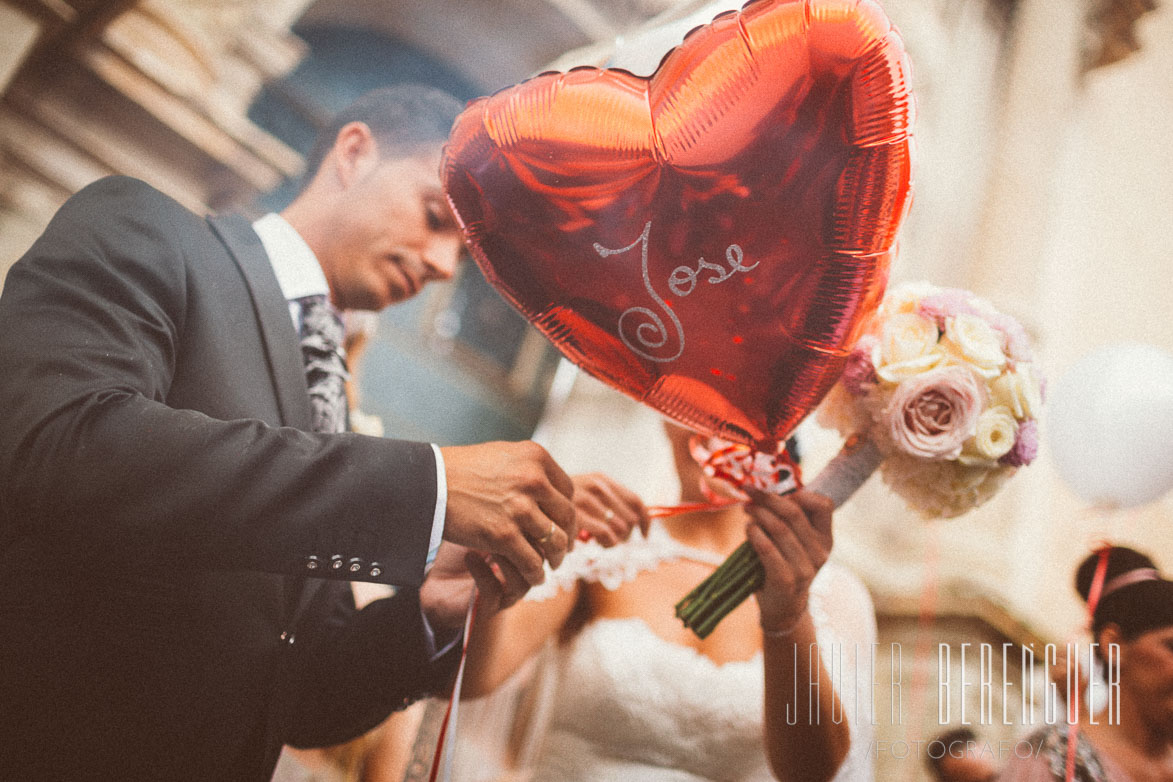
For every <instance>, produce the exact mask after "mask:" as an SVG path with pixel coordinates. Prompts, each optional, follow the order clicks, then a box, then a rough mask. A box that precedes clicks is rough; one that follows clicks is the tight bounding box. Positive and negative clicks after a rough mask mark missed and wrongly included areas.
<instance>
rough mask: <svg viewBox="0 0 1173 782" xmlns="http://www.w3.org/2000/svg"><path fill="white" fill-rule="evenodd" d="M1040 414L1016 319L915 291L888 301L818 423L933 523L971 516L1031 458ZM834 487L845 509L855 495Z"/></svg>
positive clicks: (941, 294)
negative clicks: (843, 440) (848, 497)
mask: <svg viewBox="0 0 1173 782" xmlns="http://www.w3.org/2000/svg"><path fill="white" fill-rule="evenodd" d="M1041 407H1042V381H1041V379H1040V374H1039V372H1038V370H1037V368H1036V367H1035V363H1034V357H1033V355H1032V353H1031V347H1030V340H1029V339H1028V337H1027V335H1026V332H1025V330H1024V329H1023V328H1022V326H1021V325H1020V324H1019V323H1018V321H1016V320H1015V319H1014V318H1012V317H1010V316H1009V315H1005V314H1003V313H1001V312H998V311H997V310H996V309H994V307H993V306H992V305H991V304H990V303H989V302H987V301H985V300H984V299H980V298H978V297H977V296H975V295H973V294H972V293H969V292H967V291H964V290H958V289H956V288H936V287H933V286H931V285H928V284H926V283H915V284H908V285H904V286H901V287H899V288H897V289H896V290H894V291H893V292H892V293H891V294H890V295H889V296H888V298H887V299H885V301H884V303H883V305H881V307H880V310H879V312H878V315H877V317H876V319H875V321H874V323H873V328H872V330H871V331H870V332H869V333H868V334H866V335H865V336H864V337H863V338H861V339H860V341H859V343H858V344H857V345H856V348H855V351H854V352H853V353H852V354H851V356H850V357H849V358H848V360H847V365H846V367H845V369H844V371H843V374H842V376H841V377H840V379H839V382H838V383H837V384H836V385H835V386H834V387H833V388H832V389H831V391H830V393H828V395H827V397H826V399H824V400H823V403H822V405H820V407H819V410H818V413H817V415H818V419H819V422H820V423H822V424H824V425H826V426H830V427H833V428H835V429H837V430H839V432H840V433H841V434H843V435H844V436H846V437H848V438H849V446H848V451H847V453H846V454H845V456H846V457H848V458H849V459H852V460H857V461H863V460H865V459H866V460H870V461H872V462H874V463H878V464H879V466H880V473H881V475H882V476H883V477H884V481H885V482H886V483H887V484H888V485H889V486H890V487H891V488H892V490H893V491H895V492H896V493H897V494H899V495H900V496H901V497H902V498H903V499H904V500H905V502H907V503H908V505H909V506H910V507H911V508H912V509H913V510H915V511H916V512H918V513H919V514H920V515H921V516H923V517H925V518H930V519H931V518H952V517H954V516H959V515H961V514H962V513H965V512H966V511H969V510H971V509H973V508H976V507H977V506H979V505H981V504H982V503H983V502H985V501H986V500H988V499H989V498H990V497H992V496H993V495H994V493H995V492H996V491H997V490H998V489H999V488H1000V487H1001V486H1002V485H1003V484H1004V483H1005V482H1006V480H1007V479H1008V478H1009V477H1010V476H1011V475H1013V474H1014V472H1015V470H1017V468H1018V467H1021V466H1023V465H1026V464H1030V463H1031V461H1033V460H1034V458H1035V455H1036V453H1037V452H1038V423H1037V419H1038V415H1039V410H1040V408H1041ZM852 440H854V442H852ZM869 444H870V445H869ZM853 446H854V448H855V451H854V452H853V451H852V450H851V448H852V447H853ZM873 449H874V452H872V453H861V451H865V450H868V451H871V450H873ZM853 453H855V454H859V455H852V454H853ZM829 466H830V465H829ZM871 467H872V469H874V468H875V464H872V465H871ZM856 472H858V470H857V471H856ZM828 477H829V478H834V477H835V476H834V474H833V471H832V474H831V475H829V476H828ZM865 477H866V476H865ZM861 482H862V481H861ZM812 488H814V487H813V486H812ZM828 488H832V487H828ZM835 488H837V489H838V491H837V492H836V493H835V494H832V495H831V496H832V499H835V500H837V501H842V500H844V499H846V496H840V495H842V491H843V488H848V489H850V490H851V491H853V490H854V488H855V487H854V486H847V487H842V488H840V487H835ZM849 494H850V491H849V492H848V495H849Z"/></svg>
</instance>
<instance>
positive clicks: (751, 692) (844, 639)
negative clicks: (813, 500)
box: [455, 524, 875, 782]
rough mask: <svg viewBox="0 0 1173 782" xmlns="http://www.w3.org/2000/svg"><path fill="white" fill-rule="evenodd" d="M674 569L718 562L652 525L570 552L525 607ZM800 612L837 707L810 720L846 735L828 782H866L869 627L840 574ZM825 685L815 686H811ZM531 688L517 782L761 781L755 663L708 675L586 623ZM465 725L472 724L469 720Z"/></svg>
mask: <svg viewBox="0 0 1173 782" xmlns="http://www.w3.org/2000/svg"><path fill="white" fill-rule="evenodd" d="M679 558H687V559H693V560H700V561H704V562H711V563H712V564H718V563H719V560H720V558H719V557H716V556H715V555H713V554H712V553H710V552H705V551H700V550H696V549H691V548H689V547H687V546H684V545H683V544H680V543H678V542H677V541H676V540H674V539H673V538H672V537H671V536H669V535H668V533H667V531H666V530H665V529H664V528H663V527H662V526H660V525H659V524H654V525H653V526H652V529H651V533H650V534H649V536H648V538H647V539H644V538H642V537H641V536H639V535H638V534H637V535H634V536H633V537H632V539H631V541H629V542H628V543H626V544H624V545H622V546H618V547H616V548H613V549H604V548H602V547H601V546H599V545H598V544H594V543H588V544H585V545H583V544H579V545H577V546H576V547H575V549H574V551H573V552H571V554H570V555H568V557H567V559H566V561H565V562H563V564H562V567H560V568H559V569H558V570H557V571H556V572H549V573H548V574H547V576H548V577H547V581H546V583H545V584H543V585H542V586H540V587H536V588H534V589H533V590H531V591H530V594H529V595H528V596H527V599H529V600H540V599H544V598H546V597H549V596H550V595H552V594H554V592H555V591H556V590H557V589H559V588H562V587H564V586H567V585H568V584H571V583H573V582H574V581H575V580H576V579H583V580H586V581H597V582H599V583H601V584H603V585H604V586H605V587H607V588H609V589H614V588H616V587H617V586H618V585H619V584H621V583H623V582H625V581H627V580H630V579H632V578H634V577H635V576H636V575H638V574H639V572H641V571H643V570H647V569H651V568H654V567H655V566H656V565H657V564H659V563H660V562H664V561H668V560H673V559H679ZM810 609H811V614H812V617H813V618H814V622H815V627H816V630H817V633H818V641H819V651H820V653H821V654H822V656H823V660H824V664H825V666H826V667H827V669H828V671H830V672H831V675H832V677H833V678H834V679H835V684H836V685H837V686H836V691H837V692H838V693H839V696H840V700H841V702H842V703H843V706H844V712H843V714H836V715H829V714H822V715H819V718H820V719H832V718H834V719H842V718H843V716H844V714H845V715H846V717H847V719H848V721H849V725H850V729H851V750H850V754H849V756H848V758H847V760H846V761H845V763H844V765H843V766H842V768H841V769H840V771H839V773H838V775H837V776H836V777H835V779H836V780H837V781H841V782H848V781H850V782H864V781H865V780H867V781H869V782H870V780H871V779H872V771H871V761H870V760H869V758H868V745H869V744H870V742H871V724H870V723H871V713H870V709H869V708H865V706H867V705H868V704H867V701H866V700H865V698H863V697H861V695H866V692H867V691H868V690H867V687H868V685H869V683H870V681H871V672H870V669H868V668H867V665H868V664H869V663H868V661H869V660H870V659H871V658H870V654H871V643H872V641H873V640H874V637H875V624H874V620H873V619H872V610H871V602H870V599H869V598H868V595H867V591H866V590H865V589H864V588H863V586H862V585H861V584H860V583H859V581H858V579H856V578H855V576H853V575H852V574H851V573H850V571H847V570H846V569H844V568H842V567H840V566H837V565H835V564H828V565H826V566H825V567H824V568H823V569H822V570H821V571H820V572H819V575H818V576H817V577H816V578H815V581H814V583H813V584H812V586H811V603H810ZM856 644H858V645H859V646H858V649H859V652H860V656H859V665H858V666H856V665H855V649H856ZM853 668H855V669H856V672H857V673H858V676H856V675H854V674H853ZM830 685H831V682H827V681H825V680H824V681H823V682H822V683H821V686H830ZM537 686H538V688H539V690H540V691H541V692H543V693H544V695H542V696H541V697H539V698H538V706H537V708H536V713H535V716H534V719H533V722H535V723H536V724H537V726H538V728H537V729H536V730H534V731H531V734H530V739H531V740H530V741H529V742H528V748H523V750H522V753H521V764H522V765H523V766H524V767H525V772H526V773H524V774H522V775H520V778H522V779H528V780H532V781H533V782H702V781H703V780H721V782H759V780H761V781H763V782H764V781H766V780H771V779H773V777H772V775H771V774H770V772H769V769H768V767H767V764H766V758H765V754H764V750H763V747H762V687H763V670H762V661H761V653H760V652H759V654H758V655H757V656H755V657H754V658H753V659H751V660H747V661H744V662H731V663H726V664H724V665H718V664H716V663H714V662H712V661H711V660H709V659H708V658H707V657H705V656H703V655H701V654H699V653H697V652H696V651H695V650H693V649H691V648H688V647H684V646H679V645H677V644H673V643H670V642H668V641H665V640H663V639H661V638H660V637H659V636H657V635H656V634H655V633H653V632H652V630H651V629H650V628H649V627H648V625H647V624H646V623H645V622H644V621H643V620H642V619H639V618H624V619H597V620H594V621H592V622H590V623H589V624H587V625H586V627H584V628H583V629H582V630H581V631H580V632H579V633H577V635H575V637H574V638H573V639H572V640H571V641H569V642H568V643H566V644H564V645H562V646H558V647H552V651H551V652H550V655H549V656H548V658H547V659H546V661H545V662H544V663H543V670H542V671H541V672H539V675H538V684H537ZM857 704H860V709H859V712H860V713H859V715H858V716H857V715H856V705H857ZM466 719H476V717H473V716H472V715H471V714H470V715H468V716H467V717H466ZM480 719H481V720H488V722H493V721H494V719H499V715H498V717H493V716H490V715H489V714H487V713H482V714H481V715H480ZM466 724H467V723H466ZM462 732H463V731H462ZM462 765H465V766H466V768H468V767H469V766H474V765H475V766H477V767H479V768H480V770H481V771H482V772H483V771H484V770H485V768H486V766H485V763H484V758H481V760H480V761H478V762H476V763H472V764H468V763H466V764H462ZM455 778H459V779H464V778H466V777H465V776H461V775H458V776H456V777H455ZM467 778H471V777H467ZM480 778H486V779H487V778H491V777H488V776H485V777H480ZM510 778H511V779H515V778H518V776H513V777H510Z"/></svg>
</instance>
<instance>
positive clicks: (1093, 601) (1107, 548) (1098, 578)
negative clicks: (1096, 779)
mask: <svg viewBox="0 0 1173 782" xmlns="http://www.w3.org/2000/svg"><path fill="white" fill-rule="evenodd" d="M1111 552H1112V546H1111V544H1109V543H1107V542H1101V543H1100V544H1099V546H1098V547H1097V548H1096V553H1097V554H1098V555H1099V560H1098V561H1097V562H1096V572H1095V575H1093V576H1092V584H1091V587H1089V588H1088V592H1087V627H1088V629H1089V630H1090V629H1091V627H1092V621H1093V618H1094V617H1095V615H1096V606H1098V605H1099V604H1100V597H1101V595H1102V594H1103V591H1104V580H1105V579H1106V578H1107V575H1108V555H1109V554H1110V553H1111ZM1067 665H1068V666H1070V665H1071V661H1070V660H1068V661H1067ZM1068 670H1069V671H1070V670H1071V669H1070V667H1068ZM1078 671H1079V661H1078V660H1077V661H1076V676H1075V688H1076V693H1075V696H1074V697H1072V698H1071V701H1070V703H1068V704H1067V722H1068V723H1069V724H1070V725H1071V730H1070V731H1068V733H1067V773H1066V775H1065V776H1066V779H1067V782H1075V749H1076V746H1077V745H1078V744H1079V699H1080V698H1081V697H1082V695H1083V694H1082V693H1080V692H1078V690H1079V673H1078ZM1088 675H1089V676H1090V675H1091V671H1089V672H1088ZM1068 685H1070V680H1069V681H1068ZM1067 694H1068V696H1071V693H1070V692H1068V693H1067ZM1089 708H1090V707H1089Z"/></svg>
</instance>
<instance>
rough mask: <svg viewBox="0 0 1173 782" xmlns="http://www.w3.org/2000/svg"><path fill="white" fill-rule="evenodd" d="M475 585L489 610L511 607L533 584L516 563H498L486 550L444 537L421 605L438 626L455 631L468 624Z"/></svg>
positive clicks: (423, 589)
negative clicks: (529, 582) (526, 578)
mask: <svg viewBox="0 0 1173 782" xmlns="http://www.w3.org/2000/svg"><path fill="white" fill-rule="evenodd" d="M474 586H475V587H476V589H477V590H479V591H480V604H481V607H482V608H483V609H484V610H486V611H493V610H499V609H502V608H508V607H509V606H511V605H513V604H514V603H516V602H517V601H518V600H520V599H521V598H522V597H523V596H524V595H525V593H526V592H528V591H529V584H528V583H526V581H525V579H523V578H522V577H521V575H520V574H519V573H518V572H517V571H516V570H514V568H513V566H512V565H510V564H508V563H505V564H504V565H503V566H502V565H498V564H497V563H496V562H495V561H494V560H492V559H491V558H490V559H486V557H485V555H483V554H478V553H477V552H475V551H471V550H469V549H467V548H465V547H464V546H458V545H456V544H455V543H449V542H448V541H444V542H443V543H441V544H440V550H439V551H438V552H437V553H436V561H435V562H434V563H433V564H432V569H431V570H430V571H428V576H427V578H425V579H424V583H423V585H422V586H420V593H419V596H420V607H421V608H422V609H423V611H424V614H425V615H426V616H427V617H428V622H429V624H431V626H432V628H433V629H434V630H442V631H452V630H457V629H459V628H460V627H461V626H463V625H464V617H465V613H466V612H467V611H468V603H469V601H470V600H471V599H472V595H473V587H474Z"/></svg>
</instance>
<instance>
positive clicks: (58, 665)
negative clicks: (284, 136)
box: [0, 87, 575, 781]
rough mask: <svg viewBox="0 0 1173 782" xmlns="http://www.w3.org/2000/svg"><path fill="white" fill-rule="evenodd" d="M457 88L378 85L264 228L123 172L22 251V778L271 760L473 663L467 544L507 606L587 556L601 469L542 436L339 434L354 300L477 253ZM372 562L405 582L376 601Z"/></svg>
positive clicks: (16, 416) (0, 663)
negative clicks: (445, 163) (369, 587)
mask: <svg viewBox="0 0 1173 782" xmlns="http://www.w3.org/2000/svg"><path fill="white" fill-rule="evenodd" d="M458 109H459V106H458V105H456V104H455V103H454V102H452V101H451V99H446V98H444V97H442V96H439V95H437V94H435V93H432V92H430V91H426V90H421V89H419V88H406V87H404V88H394V89H392V90H390V91H380V92H379V93H377V94H374V95H369V96H367V97H365V98H364V99H360V101H359V102H358V103H356V104H355V105H354V106H352V107H351V108H350V109H348V110H347V111H345V112H343V114H342V115H340V117H339V119H338V121H337V122H336V123H335V124H334V125H333V126H332V127H331V128H330V129H329V130H328V131H327V133H326V134H325V136H324V139H325V141H324V142H323V143H321V144H320V145H319V147H318V148H317V149H316V151H315V152H314V153H313V154H312V155H311V158H310V161H309V172H310V173H309V176H308V183H307V185H306V186H305V188H304V189H303V191H302V193H301V194H300V195H299V196H298V197H297V199H296V200H295V201H294V202H293V204H291V205H290V206H289V207H288V208H287V209H286V210H285V211H284V212H283V213H282V214H281V215H268V216H266V217H265V218H263V219H262V220H259V221H257V223H255V224H253V225H250V224H249V223H248V222H247V221H245V220H243V219H241V218H239V217H222V218H209V219H207V220H205V219H203V218H200V217H197V216H195V215H193V214H191V213H190V212H188V211H187V210H185V209H184V208H182V207H181V206H180V205H179V204H177V203H176V202H174V201H172V200H171V199H170V198H168V197H166V196H164V195H163V194H161V193H159V192H158V191H156V190H154V189H153V188H151V187H149V186H148V185H146V184H144V183H142V182H139V181H136V180H133V179H128V178H124V177H112V178H108V179H104V180H101V181H99V182H97V183H95V184H93V185H91V186H89V187H87V188H85V189H84V190H82V191H81V192H79V193H78V194H77V195H75V196H74V197H73V198H71V199H70V200H69V201H68V202H67V203H66V204H65V206H63V207H62V208H61V210H60V211H59V212H58V213H57V215H56V216H55V217H54V219H53V221H52V222H51V223H50V225H49V227H48V228H47V229H46V231H45V233H44V235H43V236H42V237H41V238H40V239H39V240H38V241H37V242H36V243H35V244H34V245H33V247H32V248H31V249H30V250H29V251H28V253H27V254H26V255H25V256H24V257H23V258H22V259H21V260H20V261H19V262H17V263H16V264H15V265H14V266H13V268H12V270H11V272H10V273H9V275H8V278H7V281H6V283H5V287H4V290H3V295H2V296H0V779H2V780H40V779H46V780H85V779H101V780H114V779H118V780H128V779H134V780H137V779H152V780H168V781H170V780H180V779H191V780H234V781H235V780H263V779H268V778H269V776H270V775H271V773H272V769H273V765H274V763H275V762H276V757H277V754H278V752H279V751H280V747H281V745H282V743H290V744H294V745H297V746H317V745H324V744H331V743H337V742H339V741H343V740H346V739H348V738H351V737H353V736H355V735H357V734H359V733H361V732H363V731H365V730H367V729H369V728H371V727H372V726H374V725H376V724H378V723H379V722H380V721H381V720H382V719H383V718H384V717H385V716H386V715H387V714H388V713H389V712H390V711H392V710H394V709H396V708H400V707H402V706H403V705H405V704H406V703H408V702H410V701H411V700H412V699H414V698H417V697H420V696H421V695H423V694H426V693H429V692H436V691H437V690H442V689H443V688H444V687H445V686H446V684H447V681H448V680H449V677H450V674H451V672H452V670H453V668H454V665H455V660H456V657H457V653H456V652H454V651H453V650H452V647H453V646H455V645H456V644H455V640H456V638H457V636H458V635H459V626H460V622H461V621H462V619H463V616H462V611H461V609H462V608H463V606H464V605H465V604H466V602H467V595H468V592H467V590H466V591H463V592H454V591H453V590H454V589H455V588H456V587H455V586H454V582H453V580H452V579H450V578H449V579H440V580H429V579H428V578H427V574H428V569H429V565H430V563H431V561H432V559H433V557H434V556H435V555H436V552H437V550H438V549H439V548H440V541H441V539H443V540H445V541H448V543H445V544H444V545H445V548H446V549H447V547H449V546H456V547H466V548H467V549H471V550H472V551H475V552H478V554H477V555H471V556H468V557H466V561H467V562H468V565H467V567H469V568H471V569H472V570H473V571H475V572H476V575H477V577H478V578H481V579H487V578H495V579H496V580H497V584H498V586H500V587H501V589H502V590H504V592H505V593H506V599H515V598H516V597H517V596H518V595H520V594H521V593H523V592H524V591H525V590H526V589H527V588H528V587H529V585H532V584H534V583H537V582H539V581H540V580H541V579H542V565H543V559H546V560H549V561H550V564H551V565H555V566H556V565H557V564H558V562H559V561H560V560H561V558H562V555H563V553H564V552H565V550H566V549H567V547H568V546H569V545H570V541H571V540H572V539H573V537H574V533H575V529H574V527H575V518H574V510H573V506H572V503H571V499H570V497H571V494H572V492H573V488H572V484H571V481H570V479H569V478H567V476H566V475H565V474H564V473H563V472H562V470H561V469H560V468H559V467H558V466H557V465H556V464H555V463H554V462H553V461H552V460H551V459H550V458H549V456H548V455H547V454H546V453H545V452H544V451H543V450H542V449H540V448H539V447H538V446H536V445H534V444H533V443H491V444H487V445H481V446H467V447H457V448H437V447H435V446H432V445H429V444H427V443H413V442H405V441H398V440H392V439H382V438H373V437H366V436H362V435H357V434H350V433H345V432H343V431H341V430H342V429H343V428H344V421H345V411H344V408H340V407H339V405H341V404H342V402H341V400H340V395H339V388H340V384H341V378H342V377H343V376H344V373H345V365H344V356H343V355H342V354H341V352H340V349H339V348H338V346H337V342H338V339H337V336H338V334H337V332H338V327H337V321H336V320H335V315H334V313H333V312H332V307H333V308H337V309H348V308H361V309H381V308H382V307H385V306H387V305H388V304H391V303H393V302H396V301H401V300H403V299H406V298H408V297H410V296H412V295H414V294H415V293H417V292H418V291H419V290H420V288H421V287H422V286H423V285H425V284H426V283H428V282H430V281H433V280H442V279H446V278H448V277H449V276H450V275H451V274H452V272H453V269H454V265H455V263H456V260H457V256H458V252H459V248H460V236H459V232H458V230H457V227H456V225H455V224H454V222H453V220H452V217H451V215H450V213H449V211H448V208H447V206H446V202H445V200H444V197H443V194H442V192H441V191H440V185H439V179H438V175H437V171H438V165H439V153H440V148H441V144H442V142H443V140H444V138H445V137H446V135H447V131H448V129H449V127H450V125H451V122H452V120H453V118H454V116H455V113H456V111H457V110H458ZM454 552H455V553H454ZM441 556H442V557H447V559H448V561H449V562H451V561H452V557H453V556H455V557H456V558H457V561H459V557H460V554H459V552H458V551H457V549H456V548H454V549H452V550H451V551H447V553H442V554H441ZM486 558H487V559H486ZM486 563H488V564H489V565H490V566H491V567H486ZM446 569H447V570H448V571H449V572H451V568H450V567H447V568H446ZM348 580H366V581H374V582H381V583H386V584H395V585H397V586H398V587H399V589H398V590H397V592H396V594H395V596H394V597H392V598H388V599H384V600H378V601H375V602H374V603H372V604H370V605H369V606H367V607H366V608H364V609H363V610H361V611H357V610H356V609H355V606H354V603H353V600H352V599H351V596H350V590H349V585H348V583H347V581H348ZM457 585H459V584H457Z"/></svg>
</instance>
